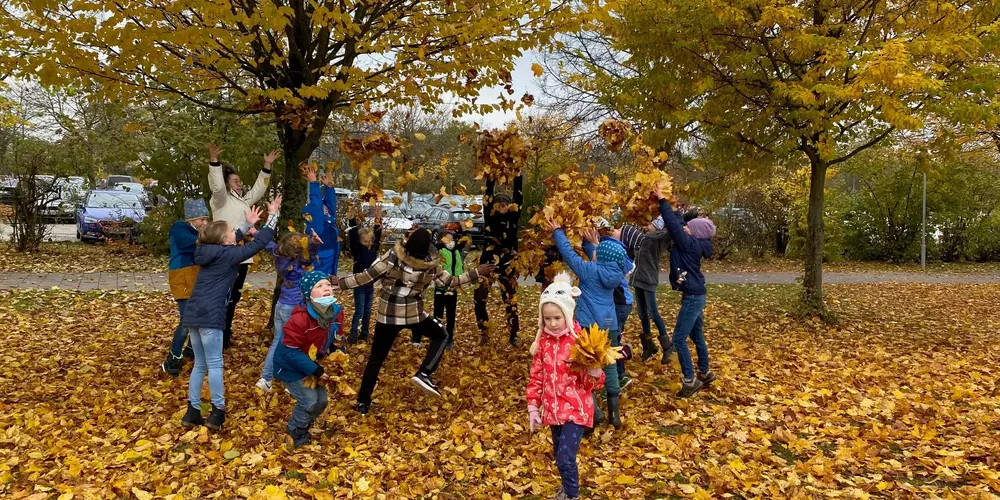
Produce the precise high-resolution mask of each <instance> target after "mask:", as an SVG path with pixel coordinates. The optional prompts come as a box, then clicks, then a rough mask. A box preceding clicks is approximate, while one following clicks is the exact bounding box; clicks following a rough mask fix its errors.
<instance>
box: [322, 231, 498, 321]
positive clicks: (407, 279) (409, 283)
mask: <svg viewBox="0 0 1000 500" xmlns="http://www.w3.org/2000/svg"><path fill="white" fill-rule="evenodd" d="M440 257H441V256H440V254H432V256H431V257H428V259H417V258H414V257H412V256H410V255H408V254H407V253H406V249H405V248H404V247H403V242H402V241H397V242H396V245H395V247H393V249H392V250H390V251H388V252H386V253H385V255H383V256H382V257H381V258H379V260H377V261H375V263H374V264H372V267H370V268H368V270H366V271H364V272H361V273H357V274H353V275H351V276H345V277H343V278H341V279H340V282H339V285H338V286H339V287H340V289H341V290H349V289H352V288H358V287H362V286H365V285H367V284H369V283H374V282H376V281H378V282H379V287H378V307H377V308H376V310H375V321H376V322H378V323H382V324H386V325H415V324H417V323H420V322H421V321H424V320H426V319H427V318H429V317H430V316H428V314H427V312H426V311H424V297H423V292H424V290H425V289H426V288H427V287H429V286H431V285H435V286H439V287H442V288H457V287H460V286H464V285H467V284H469V283H472V282H474V281H476V280H478V279H479V272H478V270H476V269H469V270H468V271H466V272H465V273H464V274H462V275H461V276H452V275H450V274H448V271H445V269H444V267H442V266H441V262H440V260H441V259H440Z"/></svg>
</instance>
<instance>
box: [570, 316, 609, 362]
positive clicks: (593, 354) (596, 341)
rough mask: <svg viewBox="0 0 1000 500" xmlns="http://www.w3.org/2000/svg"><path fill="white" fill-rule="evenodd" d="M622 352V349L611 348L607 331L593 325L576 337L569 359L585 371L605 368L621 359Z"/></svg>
mask: <svg viewBox="0 0 1000 500" xmlns="http://www.w3.org/2000/svg"><path fill="white" fill-rule="evenodd" d="M621 350H622V348H621V347H611V338H610V337H608V331H607V330H601V329H600V328H598V326H597V325H591V327H590V328H587V329H584V330H583V331H582V332H580V334H579V335H578V336H577V337H576V343H574V344H573V349H572V352H571V353H570V357H569V359H570V361H571V362H572V363H573V364H574V365H576V366H577V367H579V368H581V369H583V370H588V369H590V368H604V367H605V366H608V365H610V364H612V363H614V362H615V361H618V360H619V359H621V357H622V355H621Z"/></svg>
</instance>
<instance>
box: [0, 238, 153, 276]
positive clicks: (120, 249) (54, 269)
mask: <svg viewBox="0 0 1000 500" xmlns="http://www.w3.org/2000/svg"><path fill="white" fill-rule="evenodd" d="M167 264H168V258H167V256H165V255H155V254H153V253H151V252H150V251H148V250H146V249H145V248H143V247H141V246H137V245H128V244H124V243H118V242H115V243H112V244H87V243H80V242H58V243H42V245H41V248H40V249H39V251H38V252H32V253H21V252H15V251H13V250H11V249H8V248H6V247H4V246H3V245H0V272H19V273H27V272H30V273H102V272H103V273H114V272H147V273H155V272H166V270H167Z"/></svg>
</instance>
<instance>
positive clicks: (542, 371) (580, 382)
mask: <svg viewBox="0 0 1000 500" xmlns="http://www.w3.org/2000/svg"><path fill="white" fill-rule="evenodd" d="M580 293H581V292H580V289H579V288H577V287H574V286H571V285H570V277H569V275H568V274H566V273H560V274H559V275H558V276H556V277H555V278H554V279H553V282H552V284H551V285H550V286H548V287H547V288H546V289H545V291H544V292H542V296H541V300H540V303H539V306H538V309H539V318H538V329H539V338H538V349H537V351H536V352H535V353H534V355H533V357H532V362H531V373H530V375H529V378H528V389H527V394H526V399H527V400H528V418H529V420H528V426H529V428H530V429H531V432H534V431H535V430H536V429H538V428H540V427H541V426H543V425H548V426H549V428H550V429H551V430H552V451H553V453H554V454H555V456H556V467H558V468H559V476H560V477H561V478H562V488H561V489H560V491H559V493H558V495H557V496H556V498H557V499H575V498H579V496H580V491H579V488H580V478H579V473H578V471H577V466H576V453H577V451H578V450H579V449H580V440H581V439H582V438H583V435H584V432H585V430H586V428H591V427H593V426H594V409H595V406H594V400H593V397H592V396H591V393H592V392H593V391H594V389H596V388H597V387H600V386H601V384H602V383H603V380H602V379H603V378H604V376H605V375H604V371H603V370H601V369H600V368H592V369H590V370H586V371H583V370H581V369H579V368H576V367H574V366H572V365H570V364H569V359H570V353H571V351H572V349H573V344H574V343H576V338H575V335H576V334H578V333H580V331H581V328H580V325H579V323H577V322H576V321H574V320H573V310H574V309H575V308H576V300H575V298H576V297H578V296H580Z"/></svg>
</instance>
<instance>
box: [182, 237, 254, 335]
mask: <svg viewBox="0 0 1000 500" xmlns="http://www.w3.org/2000/svg"><path fill="white" fill-rule="evenodd" d="M236 238H237V240H240V239H242V238H243V235H242V234H241V233H240V232H239V231H237V232H236ZM272 239H274V230H273V229H271V228H270V227H266V226H265V227H263V228H261V229H260V230H259V231H257V235H256V237H255V238H254V240H253V241H251V242H248V243H247V244H246V245H243V246H237V245H199V246H198V249H197V250H195V251H194V263H195V264H197V265H199V266H201V270H200V271H198V279H197V281H195V282H194V290H193V291H192V292H191V298H189V299H188V301H187V306H185V308H184V317H183V318H182V319H181V326H184V327H188V328H217V329H219V330H221V329H223V328H225V327H226V301H227V300H229V294H230V291H231V290H232V288H233V284H234V283H236V275H237V274H238V273H239V267H240V263H242V262H243V261H245V260H247V259H249V258H250V257H253V256H254V255H255V254H257V252H260V251H261V250H263V249H264V247H266V246H267V244H268V243H270V241H271V240H272Z"/></svg>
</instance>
